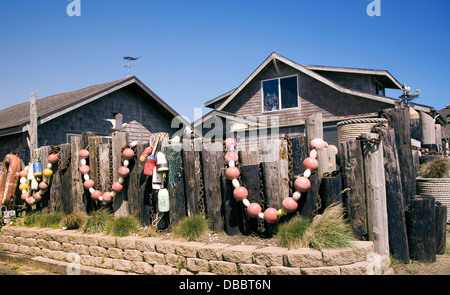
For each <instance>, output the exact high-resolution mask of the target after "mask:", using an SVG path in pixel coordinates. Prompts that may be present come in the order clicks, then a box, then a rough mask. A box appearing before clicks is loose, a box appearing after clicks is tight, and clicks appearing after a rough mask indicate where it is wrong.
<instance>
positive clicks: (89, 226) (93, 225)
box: [82, 208, 114, 234]
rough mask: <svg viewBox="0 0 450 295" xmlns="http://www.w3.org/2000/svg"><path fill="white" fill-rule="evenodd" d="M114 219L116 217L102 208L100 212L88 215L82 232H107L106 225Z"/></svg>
mask: <svg viewBox="0 0 450 295" xmlns="http://www.w3.org/2000/svg"><path fill="white" fill-rule="evenodd" d="M113 219H114V216H113V215H112V214H111V213H110V212H109V210H108V209H105V208H102V209H100V210H97V211H93V212H91V213H90V214H89V215H88V217H87V219H86V221H85V223H84V224H83V227H82V230H83V232H84V233H91V234H93V233H101V232H103V231H105V230H106V225H107V224H108V222H110V221H112V220H113Z"/></svg>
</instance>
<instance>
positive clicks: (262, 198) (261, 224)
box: [258, 163, 266, 233]
mask: <svg viewBox="0 0 450 295" xmlns="http://www.w3.org/2000/svg"><path fill="white" fill-rule="evenodd" d="M258 174H259V199H260V201H259V203H260V204H259V205H260V206H261V208H262V211H263V212H264V209H266V208H265V203H266V202H265V200H266V196H265V194H264V180H263V172H262V163H259V165H258ZM258 221H259V222H258V231H259V232H260V233H264V232H265V230H266V228H265V227H264V221H262V220H260V219H259V218H258Z"/></svg>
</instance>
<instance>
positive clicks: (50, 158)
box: [48, 154, 58, 164]
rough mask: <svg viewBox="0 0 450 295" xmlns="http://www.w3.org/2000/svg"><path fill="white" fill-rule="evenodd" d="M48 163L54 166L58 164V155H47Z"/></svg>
mask: <svg viewBox="0 0 450 295" xmlns="http://www.w3.org/2000/svg"><path fill="white" fill-rule="evenodd" d="M48 161H49V162H50V163H52V164H55V163H57V162H58V155H56V154H50V155H48Z"/></svg>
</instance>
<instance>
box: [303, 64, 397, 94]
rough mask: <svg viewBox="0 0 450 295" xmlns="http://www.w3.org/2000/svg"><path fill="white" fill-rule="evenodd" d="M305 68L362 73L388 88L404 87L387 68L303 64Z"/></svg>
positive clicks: (319, 70)
mask: <svg viewBox="0 0 450 295" xmlns="http://www.w3.org/2000/svg"><path fill="white" fill-rule="evenodd" d="M303 66H304V67H305V68H307V69H309V70H312V71H315V72H321V71H322V72H338V73H349V74H362V75H371V76H374V77H375V78H376V79H377V80H378V81H380V82H381V83H383V85H384V86H385V87H386V88H392V89H402V85H401V84H400V83H399V82H398V81H397V79H395V78H394V76H392V75H391V73H389V72H388V71H386V70H372V69H359V68H348V67H330V66H317V65H303Z"/></svg>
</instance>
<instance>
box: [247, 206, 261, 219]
mask: <svg viewBox="0 0 450 295" xmlns="http://www.w3.org/2000/svg"><path fill="white" fill-rule="evenodd" d="M261 212H262V208H261V206H260V205H259V204H258V203H251V204H250V205H248V207H247V214H248V216H250V217H253V218H256V217H258V214H259V213H261Z"/></svg>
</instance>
